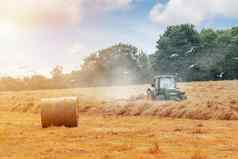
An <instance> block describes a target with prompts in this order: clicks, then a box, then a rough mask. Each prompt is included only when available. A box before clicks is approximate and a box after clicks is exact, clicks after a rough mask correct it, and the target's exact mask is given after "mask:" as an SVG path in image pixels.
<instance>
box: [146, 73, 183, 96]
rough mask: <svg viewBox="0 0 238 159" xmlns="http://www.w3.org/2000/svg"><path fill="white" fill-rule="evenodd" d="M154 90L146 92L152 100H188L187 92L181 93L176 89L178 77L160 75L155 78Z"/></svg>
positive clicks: (149, 89)
mask: <svg viewBox="0 0 238 159" xmlns="http://www.w3.org/2000/svg"><path fill="white" fill-rule="evenodd" d="M151 86H152V88H148V89H147V91H146V94H147V98H148V99H151V100H175V101H181V100H185V99H187V97H186V95H185V92H181V91H179V90H178V89H177V87H176V76H174V75H160V76H155V77H154V78H153V82H152V84H151Z"/></svg>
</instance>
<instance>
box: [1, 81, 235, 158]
mask: <svg viewBox="0 0 238 159" xmlns="http://www.w3.org/2000/svg"><path fill="white" fill-rule="evenodd" d="M147 87H148V86H147V85H140V86H127V87H123V86H121V87H98V88H81V89H80V88H77V89H64V90H38V91H20V92H1V93H0V158H1V159H2V158H3V159H4V158H6V159H38V158H39V159H52V158H57V159H127V158H133V159H134V158H136V159H218V158H219V159H223V158H224V159H236V158H238V136H237V134H238V121H237V119H238V81H221V82H193V83H180V84H179V88H180V89H181V90H183V91H185V92H186V94H187V96H188V100H186V101H182V102H151V101H146V100H144V99H143V98H142V97H143V93H144V92H145V90H146V88H147ZM61 96H78V97H79V98H80V103H79V108H80V109H79V111H80V112H79V115H80V116H79V127H77V128H64V127H51V128H48V129H42V128H41V123H40V114H39V112H40V107H39V102H40V99H41V98H47V97H61Z"/></svg>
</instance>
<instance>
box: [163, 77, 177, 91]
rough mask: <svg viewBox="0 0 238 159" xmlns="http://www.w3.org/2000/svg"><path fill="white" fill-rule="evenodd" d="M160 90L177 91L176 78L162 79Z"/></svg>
mask: <svg viewBox="0 0 238 159" xmlns="http://www.w3.org/2000/svg"><path fill="white" fill-rule="evenodd" d="M160 88H162V89H175V88H176V81H175V79H174V78H161V79H160Z"/></svg>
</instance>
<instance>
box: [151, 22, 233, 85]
mask: <svg viewBox="0 0 238 159" xmlns="http://www.w3.org/2000/svg"><path fill="white" fill-rule="evenodd" d="M150 59H151V63H152V68H153V70H154V74H177V75H178V76H179V77H180V79H181V80H183V81H194V80H223V79H237V78H238V28H237V27H236V28H232V29H227V30H221V31H219V30H218V31H217V30H213V29H203V30H202V31H201V32H200V33H199V32H197V31H196V30H195V29H194V27H193V25H189V24H184V25H178V26H170V27H168V28H167V30H166V31H165V33H164V34H163V35H162V36H161V37H160V39H159V40H158V42H157V51H156V52H155V54H153V55H151V56H150Z"/></svg>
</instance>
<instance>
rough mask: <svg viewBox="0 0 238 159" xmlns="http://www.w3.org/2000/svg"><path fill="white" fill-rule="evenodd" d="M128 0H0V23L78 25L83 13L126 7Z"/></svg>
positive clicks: (28, 25)
mask: <svg viewBox="0 0 238 159" xmlns="http://www.w3.org/2000/svg"><path fill="white" fill-rule="evenodd" d="M131 2H132V0H113V1H112V0H41V1H39V0H21V1H19V0H8V1H5V0H0V4H1V6H0V10H1V12H0V22H1V21H2V20H3V19H4V21H6V20H7V21H13V22H14V23H17V24H18V25H21V26H23V27H28V29H29V27H33V28H34V27H42V26H43V27H51V26H53V27H55V26H57V27H61V26H65V25H71V24H73V25H74V24H78V23H79V22H80V21H81V19H82V18H83V17H84V16H87V14H91V13H96V14H98V13H99V12H101V11H111V10H114V9H122V8H127V7H128V6H129V5H130V3H131Z"/></svg>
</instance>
